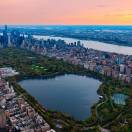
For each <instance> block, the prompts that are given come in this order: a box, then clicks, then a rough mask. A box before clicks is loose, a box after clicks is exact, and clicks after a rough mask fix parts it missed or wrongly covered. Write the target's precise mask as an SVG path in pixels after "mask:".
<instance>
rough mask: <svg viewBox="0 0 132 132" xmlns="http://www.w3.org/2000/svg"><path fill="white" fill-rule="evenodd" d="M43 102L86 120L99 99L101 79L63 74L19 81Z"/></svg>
mask: <svg viewBox="0 0 132 132" xmlns="http://www.w3.org/2000/svg"><path fill="white" fill-rule="evenodd" d="M19 84H20V85H21V86H22V87H23V88H24V89H26V90H27V91H28V92H29V93H30V94H31V95H32V96H34V97H35V98H36V99H37V100H38V101H39V102H40V103H41V104H43V105H44V106H45V107H46V108H48V109H50V110H57V111H61V112H64V113H68V114H69V115H70V116H72V117H74V118H75V119H79V120H84V119H86V118H88V117H89V116H90V115H91V107H92V106H93V105H94V104H95V103H96V102H97V101H98V99H99V98H98V94H97V89H98V88H99V85H100V84H101V82H100V81H98V80H96V79H93V78H89V77H86V76H79V75H63V76H58V77H55V78H52V79H30V80H23V81H21V82H20V83H19Z"/></svg>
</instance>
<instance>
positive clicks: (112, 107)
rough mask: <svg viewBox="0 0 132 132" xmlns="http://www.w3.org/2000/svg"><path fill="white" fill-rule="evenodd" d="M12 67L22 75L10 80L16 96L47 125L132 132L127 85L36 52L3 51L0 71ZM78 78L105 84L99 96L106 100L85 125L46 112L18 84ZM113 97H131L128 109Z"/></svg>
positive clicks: (131, 92) (130, 90) (130, 88)
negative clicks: (28, 80)
mask: <svg viewBox="0 0 132 132" xmlns="http://www.w3.org/2000/svg"><path fill="white" fill-rule="evenodd" d="M7 66H9V67H13V68H14V69H16V70H17V71H19V72H20V75H17V76H14V77H11V78H7V79H8V81H9V82H10V84H12V85H13V86H14V88H15V90H16V92H17V93H18V94H19V95H21V96H23V98H24V99H25V100H27V101H28V102H29V103H30V105H31V106H32V107H34V109H35V110H36V111H37V112H38V113H39V114H41V115H42V116H43V118H45V119H46V121H47V122H48V123H49V124H50V125H51V126H52V127H53V128H54V129H56V130H58V129H57V128H56V124H58V122H59V124H61V125H62V127H63V129H62V131H68V132H70V131H71V132H72V131H73V132H74V131H75V132H77V131H93V132H96V131H97V132H98V131H99V128H100V127H103V128H107V129H110V130H111V131H113V132H120V131H122V132H127V131H128V132H129V131H132V116H131V115H132V86H131V85H128V84H124V83H123V82H121V81H119V80H114V79H111V78H107V77H104V76H102V75H100V74H99V73H95V72H91V71H88V70H86V69H84V68H83V67H81V66H75V65H72V64H69V63H67V62H64V61H62V60H56V59H55V58H49V57H46V56H41V55H37V54H35V53H33V52H30V51H26V50H22V49H10V48H7V49H1V50H0V67H7ZM65 73H66V74H71V73H72V74H79V75H85V76H90V77H94V78H97V79H100V80H101V81H102V84H101V86H100V88H99V89H98V93H99V94H100V95H102V96H103V99H101V100H100V101H99V102H98V103H97V104H95V105H94V106H93V107H92V108H91V111H92V115H91V117H90V118H88V119H87V120H85V121H77V120H74V119H73V118H71V117H69V116H68V115H66V114H63V113H60V112H56V111H50V110H47V109H46V108H44V107H43V106H42V105H41V104H40V103H39V102H38V101H37V100H36V99H35V98H34V97H32V96H31V95H29V94H28V93H27V92H26V91H25V90H24V89H22V88H21V87H20V86H19V85H18V83H17V81H19V80H20V79H23V78H25V77H26V78H30V77H32V78H33V77H44V78H47V77H54V76H56V75H59V74H65ZM114 93H123V94H125V95H128V97H129V98H128V99H127V100H126V103H127V104H126V105H124V106H123V105H116V104H114V102H113V100H112V98H111V97H112V95H113V94H114Z"/></svg>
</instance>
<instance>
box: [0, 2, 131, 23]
mask: <svg viewBox="0 0 132 132" xmlns="http://www.w3.org/2000/svg"><path fill="white" fill-rule="evenodd" d="M0 24H48V25H50V24H52V25H55V24H73V25H76V24H85V25H87V24H106V25H107V24H116V25H117V24H120V25H132V0H0Z"/></svg>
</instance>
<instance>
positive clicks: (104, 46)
mask: <svg viewBox="0 0 132 132" xmlns="http://www.w3.org/2000/svg"><path fill="white" fill-rule="evenodd" d="M33 37H34V38H36V39H44V40H47V39H55V40H59V39H61V40H64V41H65V42H66V43H74V42H77V41H80V42H81V44H83V45H84V47H86V48H91V49H95V50H100V51H106V52H114V53H118V54H124V55H132V47H128V46H120V45H115V44H108V43H103V42H98V41H90V40H79V39H73V38H66V37H53V36H40V35H33Z"/></svg>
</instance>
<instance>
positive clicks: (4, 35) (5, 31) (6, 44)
mask: <svg viewBox="0 0 132 132" xmlns="http://www.w3.org/2000/svg"><path fill="white" fill-rule="evenodd" d="M7 30H8V29H7V25H5V29H4V31H3V47H7V46H8V34H7Z"/></svg>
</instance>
